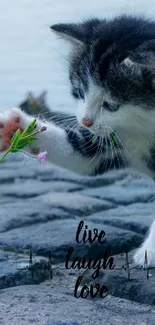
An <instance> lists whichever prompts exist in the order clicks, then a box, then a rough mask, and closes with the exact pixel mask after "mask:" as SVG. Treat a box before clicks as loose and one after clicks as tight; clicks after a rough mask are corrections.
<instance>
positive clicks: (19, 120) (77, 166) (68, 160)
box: [0, 108, 103, 174]
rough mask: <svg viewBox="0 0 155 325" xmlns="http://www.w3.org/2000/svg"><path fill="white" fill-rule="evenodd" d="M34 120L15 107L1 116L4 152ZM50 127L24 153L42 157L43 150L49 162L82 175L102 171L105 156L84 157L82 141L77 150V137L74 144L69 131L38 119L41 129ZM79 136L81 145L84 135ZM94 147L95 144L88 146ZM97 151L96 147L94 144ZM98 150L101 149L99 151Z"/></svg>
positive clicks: (37, 127)
mask: <svg viewBox="0 0 155 325" xmlns="http://www.w3.org/2000/svg"><path fill="white" fill-rule="evenodd" d="M33 120H34V117H32V116H29V115H27V114H26V113H24V112H22V111H21V110H20V109H19V108H13V109H11V110H10V111H8V112H6V113H4V114H2V113H1V114H0V151H5V150H7V149H8V147H9V145H10V139H11V137H12V136H13V134H14V133H15V131H16V130H17V129H18V128H20V129H21V130H23V129H24V128H25V127H27V126H28V125H29V124H30V122H31V121H33ZM44 125H46V126H47V130H46V131H45V132H42V133H40V134H37V136H36V137H37V138H38V140H36V141H35V142H33V143H32V144H31V145H29V146H27V147H26V148H24V150H26V151H28V152H31V153H33V154H38V153H39V152H41V151H47V152H48V154H47V159H48V161H50V162H52V163H54V164H56V165H59V166H61V167H64V168H67V169H70V170H73V171H75V172H78V173H81V174H93V173H94V171H95V170H96V169H98V168H99V166H100V164H101V162H102V159H103V156H102V155H98V156H97V157H96V158H95V159H94V157H93V156H95V152H93V151H92V156H91V155H84V154H83V149H84V145H83V142H82V140H81V144H80V145H78V148H77V150H76V146H75V137H74V138H73V142H74V145H73V143H72V142H71V139H70V134H71V132H72V129H70V131H69V133H70V134H69V133H67V132H66V130H65V129H63V128H61V127H59V126H56V125H55V124H54V123H52V122H46V123H44V122H43V121H41V120H39V119H37V125H36V129H40V128H41V127H42V126H44ZM75 135H76V141H77V142H78V141H79V143H80V138H82V135H81V134H77V133H75ZM89 147H91V144H89V145H88V150H89ZM94 147H95V148H96V146H95V145H94ZM95 150H96V151H98V149H97V148H96V149H95Z"/></svg>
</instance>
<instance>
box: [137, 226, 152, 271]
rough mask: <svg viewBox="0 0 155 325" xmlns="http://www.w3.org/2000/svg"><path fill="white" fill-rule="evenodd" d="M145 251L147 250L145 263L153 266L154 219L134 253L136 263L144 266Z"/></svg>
mask: <svg viewBox="0 0 155 325" xmlns="http://www.w3.org/2000/svg"><path fill="white" fill-rule="evenodd" d="M146 252H147V265H148V266H149V267H154V266H155V221H153V223H152V225H151V227H150V230H149V233H148V235H147V238H146V239H145V241H144V243H143V244H142V246H141V247H140V248H139V249H138V250H137V252H136V254H135V255H134V262H135V264H136V265H139V266H145V262H146V258H145V255H146Z"/></svg>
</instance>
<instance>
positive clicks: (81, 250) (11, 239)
mask: <svg viewBox="0 0 155 325" xmlns="http://www.w3.org/2000/svg"><path fill="white" fill-rule="evenodd" d="M79 222H80V219H76V220H74V219H72V220H69V219H65V221H64V222H63V224H62V221H61V220H55V221H51V222H46V223H41V224H38V225H37V227H36V225H35V224H34V225H30V226H25V227H22V228H15V229H13V230H9V231H7V232H3V233H1V236H0V245H2V246H6V247H14V248H16V249H32V250H33V251H34V252H35V253H37V254H39V255H44V254H47V252H48V251H49V250H50V251H51V253H52V258H53V259H54V262H55V263H56V262H64V261H65V259H66V254H67V252H68V249H69V248H70V247H71V246H72V247H73V248H74V254H72V256H73V257H75V256H76V255H78V256H84V255H87V256H91V257H92V258H98V257H99V256H103V254H104V249H106V248H107V247H109V246H111V248H112V254H116V253H120V252H124V251H126V250H131V249H133V248H135V247H137V246H138V245H140V243H141V242H142V238H143V237H142V236H140V235H139V234H136V233H134V232H131V231H127V230H123V229H119V228H114V227H110V226H107V225H104V227H103V225H101V224H96V223H95V224H94V223H92V222H86V224H87V225H88V227H89V229H92V230H93V229H94V228H97V229H98V230H99V231H101V230H104V231H105V233H106V242H105V243H103V244H102V245H101V244H99V243H96V242H94V244H84V243H82V244H78V243H77V242H76V240H75V237H76V231H77V227H78V224H79Z"/></svg>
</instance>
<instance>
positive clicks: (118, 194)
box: [81, 184, 155, 205]
mask: <svg viewBox="0 0 155 325" xmlns="http://www.w3.org/2000/svg"><path fill="white" fill-rule="evenodd" d="M154 190H155V188H151V189H148V188H142V187H139V188H138V187H137V188H134V187H122V186H118V185H117V184H115V185H113V186H112V187H111V186H106V187H99V188H95V189H94V188H88V189H86V190H83V191H81V194H83V195H86V196H92V197H96V198H99V199H102V200H109V201H110V202H112V203H114V204H123V205H129V204H132V203H136V202H144V203H145V202H146V203H147V202H149V201H150V200H152V199H154V198H155V194H154Z"/></svg>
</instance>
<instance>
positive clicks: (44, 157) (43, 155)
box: [36, 151, 47, 163]
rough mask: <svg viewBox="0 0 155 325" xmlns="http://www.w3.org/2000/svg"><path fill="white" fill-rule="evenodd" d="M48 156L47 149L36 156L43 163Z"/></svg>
mask: <svg viewBox="0 0 155 325" xmlns="http://www.w3.org/2000/svg"><path fill="white" fill-rule="evenodd" d="M46 157H47V151H44V152H40V153H39V155H37V156H36V158H37V159H38V161H39V162H40V163H41V162H42V161H44V160H46Z"/></svg>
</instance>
